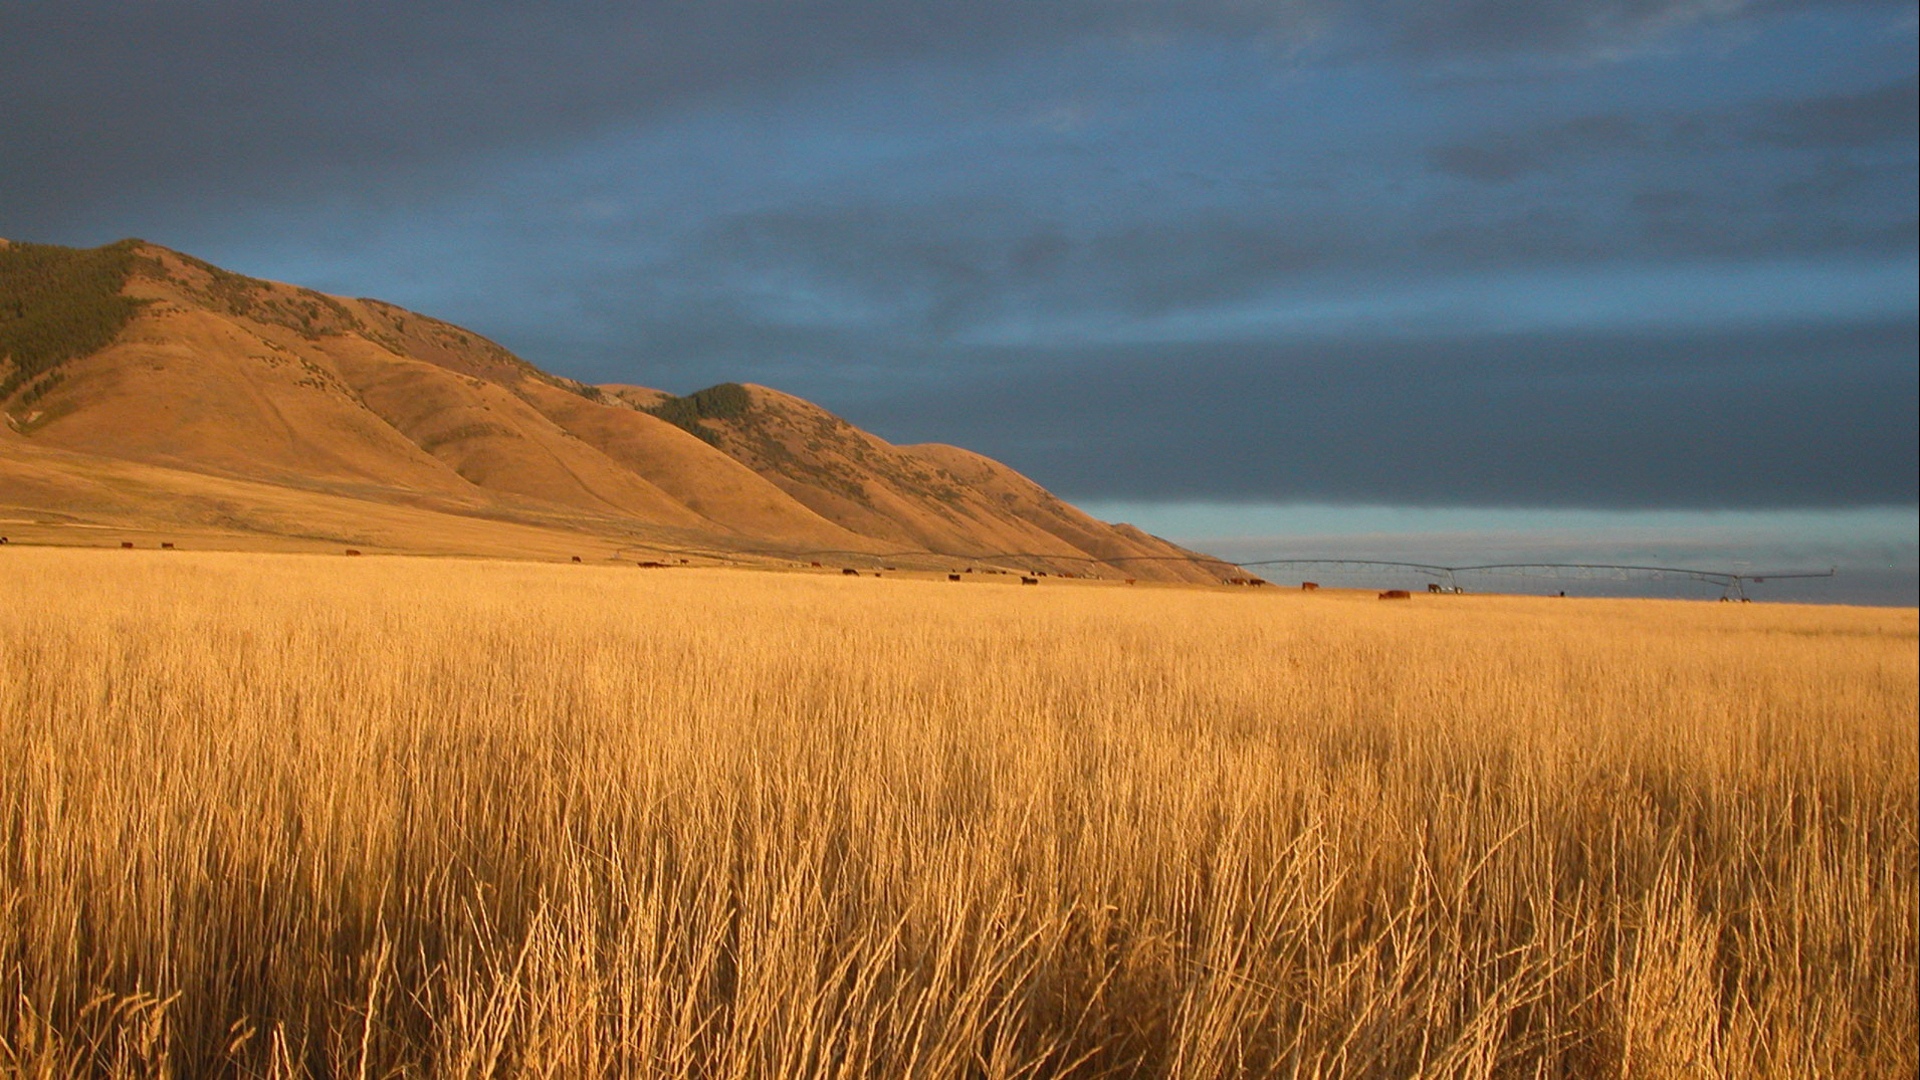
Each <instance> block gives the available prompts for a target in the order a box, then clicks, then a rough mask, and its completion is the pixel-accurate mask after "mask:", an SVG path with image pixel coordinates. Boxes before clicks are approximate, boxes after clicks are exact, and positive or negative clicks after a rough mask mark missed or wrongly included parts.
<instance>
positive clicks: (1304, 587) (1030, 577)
mask: <svg viewBox="0 0 1920 1080" xmlns="http://www.w3.org/2000/svg"><path fill="white" fill-rule="evenodd" d="M6 542H7V538H6V537H4V536H0V544H4V543H6ZM120 546H121V547H122V548H123V549H128V550H131V549H132V548H133V547H134V543H133V541H131V540H122V541H120ZM160 547H161V548H162V549H163V550H167V551H171V550H173V541H171V540H163V541H161V542H160ZM346 554H348V555H359V554H360V549H359V548H347V549H346ZM572 559H573V561H574V562H581V561H582V560H581V558H580V556H578V555H575V556H572ZM676 561H677V562H678V564H679V565H683V566H685V565H690V564H689V562H688V560H686V559H678V560H676ZM638 565H639V566H640V567H641V568H642V569H646V570H663V569H665V568H667V567H668V566H669V565H671V564H669V563H665V562H660V561H658V560H653V559H648V560H643V561H641V562H640V563H638ZM808 565H809V566H811V567H812V568H814V569H819V568H820V563H819V561H818V560H815V561H813V562H810V563H809V564H808ZM898 569H899V568H898V567H894V566H883V567H881V569H880V570H875V571H874V572H873V576H874V577H879V576H880V574H881V571H882V570H898ZM963 572H964V573H968V574H971V573H973V572H974V571H973V567H968V568H967V569H966V570H965V571H960V570H955V571H953V572H951V573H949V574H948V575H947V580H948V581H960V580H963V579H962V578H961V574H962V573H963ZM985 572H986V573H989V574H1005V573H1007V572H1008V571H1005V570H994V569H989V570H986V571H985ZM840 573H842V574H844V575H846V576H847V577H859V576H860V571H858V570H856V569H854V568H853V567H851V566H846V567H842V568H841V570H840ZM1046 576H1047V572H1046V571H1045V570H1034V571H1032V572H1031V573H1030V574H1021V575H1020V584H1022V585H1038V584H1040V579H1041V578H1043V577H1046ZM1059 576H1060V577H1063V578H1071V577H1073V575H1072V574H1069V573H1066V572H1064V571H1062V572H1060V574H1059ZM1125 580H1126V583H1127V584H1129V585H1132V584H1134V583H1135V580H1136V579H1134V578H1127V579H1125ZM1225 581H1226V584H1228V585H1246V586H1255V587H1257V586H1262V585H1266V584H1268V582H1267V581H1266V580H1265V579H1262V578H1257V577H1234V578H1227V579H1225ZM1319 588H1320V583H1319V582H1317V581H1303V582H1301V583H1300V591H1302V592H1313V591H1315V590H1317V589H1319ZM1427 591H1428V592H1430V593H1446V592H1456V593H1457V592H1464V591H1465V590H1463V589H1460V588H1458V587H1455V588H1444V587H1442V586H1441V585H1439V584H1437V583H1433V584H1429V585H1428V586H1427ZM1560 595H1561V596H1565V595H1567V594H1566V593H1564V592H1563V593H1561V594H1560ZM1379 598H1380V599H1382V600H1411V599H1413V594H1412V593H1411V592H1409V591H1408V590H1406V589H1388V590H1386V591H1385V592H1382V593H1381V594H1380V597H1379Z"/></svg>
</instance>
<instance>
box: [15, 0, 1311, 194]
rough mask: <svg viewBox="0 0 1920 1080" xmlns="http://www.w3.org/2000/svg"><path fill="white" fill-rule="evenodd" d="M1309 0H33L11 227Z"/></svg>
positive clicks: (1267, 15)
mask: <svg viewBox="0 0 1920 1080" xmlns="http://www.w3.org/2000/svg"><path fill="white" fill-rule="evenodd" d="M1292 7H1293V5H1289V4H1285V3H1275V4H1264V5H1263V4H1251V5H1250V4H1241V3H1232V2H1222V3H1193V4H1184V3H1171V2H1160V0H1146V2H1138V0H1129V2H1118V0H1059V2H1051V3H1043V4H1036V3H1029V2H1026V0H972V2H969V3H967V4H949V3H943V2H931V0H929V2H920V3H911V2H896V0H854V2H829V0H813V2H806V0H799V2H796V0H676V2H655V3H639V4H623V3H585V2H582V3H544V4H514V3H499V2H473V0H461V2H458V3H453V2H448V0H426V2H410V3H406V4H391V3H385V2H378V0H342V2H335V3H302V4H288V3H281V2H278V0H275V2H242V0H229V2H223V3H207V2H202V0H139V2H118V3H101V2H84V0H80V2H67V0H62V2H58V3H55V2H45V3H24V4H22V3H15V4H10V5H8V6H7V7H6V8H5V9H0V145H3V146H5V147H6V149H7V153H6V154H5V155H0V199H3V200H4V201H5V203H6V204H8V206H7V211H8V218H9V219H10V221H11V222H24V223H25V227H26V228H27V229H28V231H35V230H36V229H38V228H49V227H53V226H56V225H58V224H60V223H63V222H67V221H71V220H73V219H76V218H84V217H85V211H86V209H87V207H88V205H89V204H92V203H96V202H98V201H101V200H109V199H113V198H120V197H129V196H132V195H135V194H136V193H139V192H142V191H148V190H150V189H151V188H152V187H153V186H154V185H155V184H156V183H158V184H171V185H180V186H182V187H185V188H188V189H191V190H190V194H191V195H192V196H193V197H199V198H206V197H208V196H210V195H212V196H220V195H233V194H244V195H246V196H249V197H259V196H261V195H264V194H269V193H271V191H272V190H273V189H274V187H275V186H276V185H282V184H293V185H313V186H317V187H321V188H324V187H325V186H326V184H327V183H328V182H337V180H338V178H339V177H340V176H341V175H342V174H345V175H364V174H365V173H368V172H373V173H377V174H378V176H379V179H380V182H382V183H385V184H389V185H392V184H395V183H396V182H397V181H396V179H395V178H396V176H400V175H402V173H401V172H400V170H403V169H406V168H424V167H429V166H433V165H446V164H457V163H458V162H460V161H462V160H464V159H466V158H468V157H469V156H470V155H472V154H473V153H475V152H478V151H486V150H492V149H498V148H501V147H506V146H517V145H522V144H528V143H533V144H551V143H553V142H554V141H556V140H561V139H565V138H568V137H575V136H579V135H581V134H583V133H588V132H592V131H594V130H596V129H598V128H600V127H602V126H604V125H607V124H609V123H615V122H623V121H631V120H634V119H643V118H645V117H648V116H652V115H656V114H658V113H659V112H660V111H661V110H662V109H665V108H670V107H673V106H676V105H685V104H688V103H693V102H699V101H703V100H712V99H715V98H721V99H725V98H739V97H742V96H747V95H752V94H755V93H761V92H765V91H767V90H768V89H769V88H777V87H778V86H780V85H782V84H786V83H792V82H796V81H804V80H812V79H819V78H821V77H825V76H830V75H832V74H834V73H835V72H838V71H843V70H845V69H847V68H849V67H852V66H856V65H871V64H876V63H878V64H884V63H890V62H901V61H910V60H916V59H947V60H953V59H965V58H968V57H977V56H982V55H992V54H996V53H1001V52H1006V51H1010V50H1021V49H1037V48H1042V47H1045V46H1047V45H1049V44H1057V43H1059V42H1062V41H1064V40H1069V39H1076V38H1081V37H1089V36H1112V35H1122V34H1128V33H1137V32H1148V31H1154V30H1173V29H1195V30H1199V31H1201V32H1209V33H1227V34H1233V33H1246V32H1252V31H1255V30H1259V29H1261V28H1268V29H1271V28H1275V27H1279V26H1284V25H1286V24H1288V23H1289V22H1290V19H1291V17H1290V15H1289V12H1290V10H1291V8H1292ZM316 170H317V171H318V174H319V175H318V176H317V177H316V175H315V171H316ZM316 181H318V183H317V184H316ZM10 227H14V228H19V227H20V226H19V225H10Z"/></svg>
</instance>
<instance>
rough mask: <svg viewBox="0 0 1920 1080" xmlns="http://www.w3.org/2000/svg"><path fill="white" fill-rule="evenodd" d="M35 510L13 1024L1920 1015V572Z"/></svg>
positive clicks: (750, 1029)
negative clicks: (1168, 582)
mask: <svg viewBox="0 0 1920 1080" xmlns="http://www.w3.org/2000/svg"><path fill="white" fill-rule="evenodd" d="M0 553H4V558H0V575H3V576H4V581H3V582H0V585H4V587H0V979H4V989H5V992H4V993H0V1073H8V1074H18V1075H32V1076H48V1077H53V1076H79V1075H87V1076H152V1075H177V1076H203V1075H222V1074H231V1075H245V1076H260V1077H287V1076H315V1077H318V1076H375V1077H377V1076H421V1077H439V1076H447V1077H452V1076H495V1075H498V1076H509V1075H511V1076H521V1075H544V1076H566V1077H575V1076H580V1077H589V1076H597V1077H620V1076H635V1077H640V1076H646V1077H783V1078H784V1077H823V1078H824V1077H1000V1078H1012V1077H1058V1076H1077V1077H1087V1078H1092V1077H1115V1076H1140V1077H1176V1078H1209V1080H1211V1078H1215V1077H1225V1076H1268V1075H1282V1076H1284V1075H1303V1076H1351V1077H1382V1076H1415V1075H1419V1076H1450V1077H1494V1076H1524V1077H1534V1076H1579V1077H1629V1076H1631V1077H1727V1078H1732V1077H1743V1078H1744V1077H1803V1076H1862V1077H1864V1076H1911V1075H1913V1072H1914V1069H1915V1067H1916V1064H1920V1050H1917V1049H1916V1032H1915V1028H1914V1022H1913V1019H1914V1015H1915V1009H1916V990H1915V986H1916V976H1917V975H1920V959H1917V957H1916V941H1915V925H1916V920H1917V919H1920V829H1917V827H1916V817H1917V816H1920V811H1917V810H1916V794H1917V792H1916V787H1917V779H1916V774H1917V773H1920V752H1917V749H1916V743H1915V736H1914V726H1913V724H1914V715H1915V706H1916V696H1915V695H1916V689H1915V687H1916V648H1915V616H1914V613H1913V612H1912V611H1879V610H1848V609H1817V608H1794V607H1771V606H1763V605H1711V604H1676V603H1657V602H1599V601H1595V602H1566V601H1544V600H1525V599H1512V598H1497V597H1447V598H1444V600H1436V601H1435V602H1428V601H1427V599H1426V598H1424V597H1420V598H1415V600H1414V601H1412V602H1410V603H1403V604H1391V605H1389V604H1381V603H1378V602H1376V601H1374V600H1373V599H1371V597H1366V598H1360V597H1355V596H1352V595H1350V594H1347V595H1340V594H1334V595H1330V594H1327V593H1321V594H1313V595H1307V594H1300V593H1273V592H1269V593H1264V594H1256V593H1249V592H1223V591H1200V590H1170V589H1153V590H1148V589H1126V588H1124V587H1122V588H1098V587H1091V586H1089V587H1084V588H1064V589H1057V590H1055V589H1022V588H1018V587H1009V588H967V587H963V586H952V585H948V584H947V583H945V582H943V581H942V582H910V581H899V580H891V579H889V580H884V581H875V580H874V579H872V578H842V577H840V576H839V575H833V576H800V575H795V576H786V575H769V574H749V573H740V572H723V571H714V572H698V571H667V570H661V571H642V570H636V569H634V568H632V567H630V566H629V567H626V568H624V569H614V568H597V567H587V566H571V565H567V566H549V565H531V564H512V563H486V562H464V561H463V562H438V561H429V560H389V559H376V558H364V559H341V558H337V557H335V558H327V559H322V558H317V557H287V556H277V557H275V556H258V555H224V556H223V555H199V554H189V553H186V552H164V553H163V552H157V551H156V552H146V551H141V552H120V551H117V550H115V551H110V552H98V551H94V552H81V551H64V552H63V551H51V550H36V549H23V548H20V547H19V546H17V545H15V546H13V547H11V548H7V549H0Z"/></svg>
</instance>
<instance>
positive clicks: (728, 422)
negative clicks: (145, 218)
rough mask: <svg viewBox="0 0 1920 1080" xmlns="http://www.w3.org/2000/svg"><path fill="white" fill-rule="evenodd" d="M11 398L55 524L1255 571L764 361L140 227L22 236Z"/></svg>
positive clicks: (32, 517) (9, 451) (12, 493)
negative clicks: (220, 256) (846, 408)
mask: <svg viewBox="0 0 1920 1080" xmlns="http://www.w3.org/2000/svg"><path fill="white" fill-rule="evenodd" d="M0 406H4V410H5V416H6V424H5V425H4V429H0V516H4V517H5V518H6V519H7V521H8V522H9V525H8V528H9V529H11V530H12V531H13V532H14V533H16V534H18V535H23V536H27V537H30V538H34V539H41V540H46V541H49V542H68V543H89V542H92V543H99V542H105V541H106V539H107V538H108V534H109V533H114V532H119V533H127V534H142V535H144V534H153V535H155V536H160V535H167V536H190V537H195V538H198V539H200V540H203V541H205V542H208V543H216V544H221V545H226V546H254V545H258V544H267V545H269V546H292V547H300V546H312V545H331V544H351V545H356V546H359V547H364V548H367V549H371V550H381V551H396V552H418V553H431V554H471V555H524V556H529V557H546V558H551V557H560V556H563V555H565V554H568V553H573V554H583V553H584V554H587V555H589V556H591V557H594V558H612V557H618V556H620V555H623V554H624V555H631V554H633V553H634V552H646V551H668V550H672V551H694V552H702V553H707V554H709V555H710V556H711V557H714V558H727V557H729V556H734V557H738V558H741V559H751V558H759V559H766V558H780V557H791V558H801V559H804V557H805V556H806V555H807V554H808V553H826V552H835V553H845V555H846V557H847V558H850V559H857V558H858V557H860V556H862V555H866V556H869V557H871V558H870V559H869V561H872V560H873V559H878V558H880V557H883V556H884V557H886V558H889V559H898V560H900V561H902V562H903V563H906V564H910V565H918V564H919V563H924V564H925V567H924V568H933V567H934V566H935V565H936V564H937V565H942V566H944V565H945V564H946V563H947V562H951V561H956V560H958V561H972V562H979V563H981V564H982V565H988V564H992V563H993V562H994V560H995V558H996V557H999V556H1005V555H1007V554H1009V553H1019V554H1020V555H1021V557H1022V559H1021V565H1023V566H1029V567H1032V568H1035V569H1040V568H1045V569H1050V570H1054V571H1065V572H1072V573H1080V574H1086V573H1091V574H1092V575H1093V576H1108V577H1118V576H1126V577H1137V578H1142V579H1147V580H1155V579H1158V580H1177V581H1214V580H1218V579H1219V578H1220V577H1221V576H1223V575H1224V574H1225V573H1227V572H1229V571H1228V568H1227V567H1226V566H1225V565H1224V564H1218V563H1213V562H1211V561H1209V560H1207V559H1206V558H1205V557H1204V556H1199V555H1196V554H1194V553H1192V552H1188V551H1186V550H1184V549H1181V548H1179V547H1176V546H1175V545H1173V544H1170V543H1168V542H1166V541H1163V540H1160V539H1158V538H1156V537H1152V536H1149V535H1147V534H1146V533H1144V532H1141V531H1140V530H1138V529H1133V528H1131V527H1128V526H1125V525H1108V524H1105V523H1103V522H1099V521H1096V520H1094V519H1093V518H1091V517H1089V516H1087V515H1086V514H1084V513H1082V512H1080V511H1079V510H1077V509H1075V508H1074V507H1072V506H1070V505H1068V504H1067V503H1065V502H1063V501H1061V500H1060V499H1058V498H1056V497H1054V496H1053V495H1052V494H1050V493H1048V492H1047V491H1046V490H1045V489H1043V488H1041V487H1040V486H1039V485H1037V484H1035V483H1033V482H1032V481H1030V480H1028V479H1027V478H1026V477H1024V476H1021V475H1020V474H1019V473H1017V472H1015V471H1013V470H1012V469H1009V468H1007V467H1006V466H1004V465H1001V464H1000V463H998V462H996V461H992V460H990V459H988V458H985V457H982V456H980V455H978V454H974V453H970V452H968V451H966V450H962V449H960V448H958V447H952V446H941V445H931V444H930V445H920V446H895V445H892V444H889V443H887V442H885V441H883V440H881V439H879V438H877V437H875V436H873V435H870V434H868V433H866V432H864V431H861V430H860V429H858V428H856V427H854V426H853V425H851V424H849V423H847V422H846V421H844V420H842V419H840V418H839V417H836V416H834V415H833V414H831V413H829V412H827V411H826V410H824V409H821V408H820V407H818V406H816V405H813V404H811V403H809V402H806V401H802V400H801V399H799V398H796V397H792V396H790V395H787V394H783V393H780V392H779V391H777V390H773V389H770V388H767V387H764V386H756V385H744V386H743V385H738V384H732V383H722V384H719V385H716V386H713V387H711V388H709V389H707V390H704V391H700V392H698V393H695V394H691V395H688V396H687V397H684V398H682V397H675V396H673V395H671V394H667V393H665V392H663V391H659V390H652V389H647V388H643V387H637V386H626V385H608V386H591V385H587V384H583V383H580V382H576V381H574V380H571V379H567V378H563V377H560V376H556V375H551V374H548V373H547V372H545V371H542V370H541V369H539V368H537V367H535V366H534V365H532V364H530V363H528V362H526V361H525V360H522V359H520V358H519V357H517V356H514V355H513V354H512V353H510V352H508V351H507V350H506V349H503V348H501V347H500V346H499V345H496V344H494V343H493V342H491V341H488V340H486V339H485V338H482V337H480V336H479V335H477V334H473V333H470V332H468V331H466V330H463V329H461V328H459V327H457V326H453V325H450V324H448V323H444V322H441V321H439V320H436V319H433V318H430V317H428V316H425V315H419V314H415V313H413V312H410V311H406V310H403V309H401V308H398V307H395V306H393V305H390V304H386V303H382V302H380V301H377V300H368V299H348V298H345V297H338V296H329V295H325V294H322V293H318V292H314V291H312V290H309V289H302V288H297V287H294V286H290V285H284V284H279V283H275V282H267V281H260V280H256V279H253V278H247V277H243V276H240V275H237V274H233V273H229V272H227V271H224V270H221V269H219V268H218V267H215V266H212V265H209V264H207V263H205V262H202V261H200V260H198V259H195V258H193V257H191V256H187V255H183V254H180V253H178V252H175V251H170V250H168V249H166V248H162V247H159V246H156V245H152V244H147V243H144V242H141V241H137V240H126V241H121V242H120V243H117V244H113V245H109V246H107V247H102V248H96V249H92V250H77V249H70V248H59V247H52V246H47V245H37V244H8V243H6V242H4V241H0ZM916 555H918V556H920V558H919V559H918V560H915V559H914V556H916ZM1189 558H1190V559H1191V561H1189ZM1003 561H1004V560H1003Z"/></svg>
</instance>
